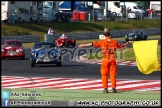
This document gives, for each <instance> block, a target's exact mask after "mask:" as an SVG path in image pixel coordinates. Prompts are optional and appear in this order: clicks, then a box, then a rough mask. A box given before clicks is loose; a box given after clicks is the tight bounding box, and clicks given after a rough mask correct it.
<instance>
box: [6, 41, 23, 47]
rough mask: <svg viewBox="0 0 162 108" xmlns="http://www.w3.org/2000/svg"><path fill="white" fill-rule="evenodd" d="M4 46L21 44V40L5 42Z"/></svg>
mask: <svg viewBox="0 0 162 108" xmlns="http://www.w3.org/2000/svg"><path fill="white" fill-rule="evenodd" d="M5 45H6V46H21V45H22V44H21V42H16V41H12V42H6V43H5Z"/></svg>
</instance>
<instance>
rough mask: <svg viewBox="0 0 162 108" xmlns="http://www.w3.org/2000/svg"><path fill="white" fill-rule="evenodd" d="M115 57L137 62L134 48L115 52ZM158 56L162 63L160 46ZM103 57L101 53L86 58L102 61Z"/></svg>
mask: <svg viewBox="0 0 162 108" xmlns="http://www.w3.org/2000/svg"><path fill="white" fill-rule="evenodd" d="M115 56H116V59H117V60H128V61H136V59H135V54H134V50H133V48H126V49H123V50H117V51H116V52H115ZM157 56H158V60H159V61H161V46H160V45H159V46H158V50H157ZM101 57H102V53H101V52H98V53H97V54H96V53H91V54H88V55H87V56H86V58H87V59H89V60H101Z"/></svg>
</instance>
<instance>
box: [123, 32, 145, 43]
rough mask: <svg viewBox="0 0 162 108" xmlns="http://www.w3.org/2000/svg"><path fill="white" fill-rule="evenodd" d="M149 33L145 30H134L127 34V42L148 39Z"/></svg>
mask: <svg viewBox="0 0 162 108" xmlns="http://www.w3.org/2000/svg"><path fill="white" fill-rule="evenodd" d="M147 37H148V35H147V34H146V33H145V32H143V31H133V32H132V33H129V34H127V35H125V40H126V42H128V41H140V40H147Z"/></svg>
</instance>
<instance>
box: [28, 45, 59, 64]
mask: <svg viewBox="0 0 162 108" xmlns="http://www.w3.org/2000/svg"><path fill="white" fill-rule="evenodd" d="M30 62H31V67H35V64H56V65H57V66H61V52H60V49H59V47H58V46H56V44H55V42H35V43H34V46H33V47H32V48H31V57H30Z"/></svg>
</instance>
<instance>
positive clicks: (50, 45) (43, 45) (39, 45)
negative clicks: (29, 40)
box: [33, 44, 56, 49]
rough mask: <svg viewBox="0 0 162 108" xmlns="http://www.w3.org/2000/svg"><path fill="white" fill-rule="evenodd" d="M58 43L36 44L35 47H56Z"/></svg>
mask: <svg viewBox="0 0 162 108" xmlns="http://www.w3.org/2000/svg"><path fill="white" fill-rule="evenodd" d="M55 47H56V45H55V44H35V45H34V47H33V48H34V49H38V48H55Z"/></svg>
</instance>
